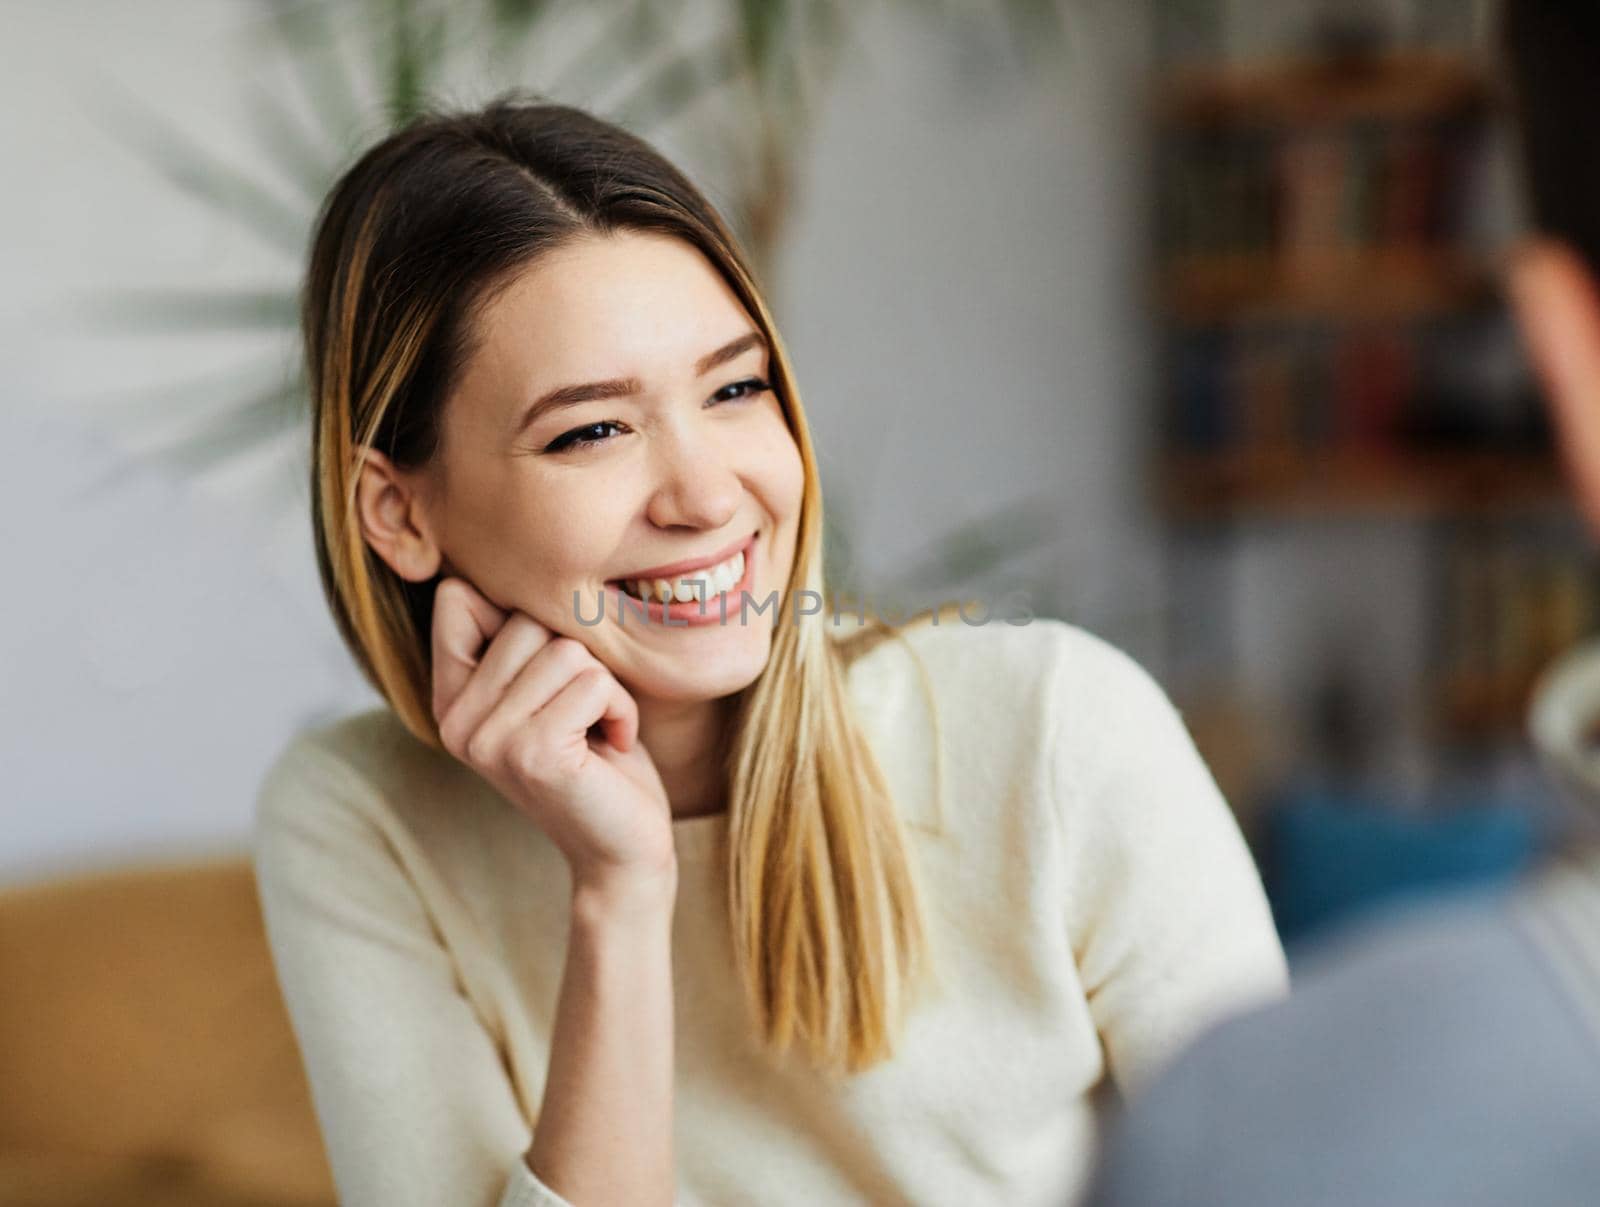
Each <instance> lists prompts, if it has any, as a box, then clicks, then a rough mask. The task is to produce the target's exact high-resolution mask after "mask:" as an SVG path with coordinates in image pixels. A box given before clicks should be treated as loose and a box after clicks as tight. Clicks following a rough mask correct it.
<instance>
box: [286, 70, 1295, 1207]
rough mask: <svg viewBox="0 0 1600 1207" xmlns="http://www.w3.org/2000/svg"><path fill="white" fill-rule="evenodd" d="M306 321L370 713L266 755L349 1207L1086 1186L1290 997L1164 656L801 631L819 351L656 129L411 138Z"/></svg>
mask: <svg viewBox="0 0 1600 1207" xmlns="http://www.w3.org/2000/svg"><path fill="white" fill-rule="evenodd" d="M886 218H888V219H889V220H891V221H892V215H886ZM843 285H844V283H843V282H841V286H843ZM303 330H304V338H305V346H306V356H307V366H308V371H309V375H310V383H311V393H312V406H313V416H312V425H313V426H312V434H313V435H312V439H313V445H312V478H311V488H312V500H311V501H312V515H313V536H314V541H315V546H316V553H317V558H318V563H319V567H320V569H321V573H322V577H323V584H324V588H325V592H326V595H327V599H328V602H329V605H330V607H331V609H332V612H333V615H334V618H335V620H336V622H337V624H338V626H339V629H340V632H341V634H342V635H343V637H344V639H345V642H346V644H347V646H348V648H349V650H350V652H351V653H352V655H353V657H354V658H355V660H356V661H357V663H358V664H359V666H360V667H361V669H362V671H363V673H364V674H365V675H366V677H367V679H368V680H369V682H371V684H372V685H373V687H374V688H375V689H376V690H377V691H378V692H379V693H380V695H381V696H382V697H383V701H384V704H383V706H382V707H378V708H374V709H372V710H370V711H367V712H364V713H360V714H357V715H354V716H350V717H344V718H340V719H338V720H336V721H334V722H331V723H328V724H324V725H321V726H319V727H317V728H315V729H311V730H307V731H305V732H303V733H301V734H298V735H296V737H295V738H294V739H293V740H292V741H291V742H290V743H289V745H288V747H287V748H286V749H285V750H284V751H283V752H282V754H281V755H280V756H279V757H278V758H277V760H276V761H275V762H274V764H273V766H272V768H271V770H270V771H269V773H268V775H267V777H266V779H265V782H264V783H263V785H262V788H261V791H260V796H259V799H258V802H257V824H256V866H257V873H258V881H259V887H260V893H261V900H262V906H263V910H264V913H265V917H266V922H267V928H268V936H269V940H270V943H271V947H272V951H273V956H274V960H275V962H276V965H277V969H278V975H279V979H280V982H281V984H282V988H283V992H284V995H285V998H286V1001H287V1004H288V1007H289V1013H290V1017H291V1020H292V1022H293V1024H294V1027H295V1030H296V1033H297V1036H298V1039H299V1042H300V1046H301V1050H302V1055H303V1057H304V1060H305V1063H306V1067H307V1071H308V1074H309V1079H310V1083H311V1088H312V1093H313V1098H314V1102H315V1105H316V1109H317V1113H318V1117H319V1120H320V1122H321V1126H322V1130H323V1134H324V1137H325V1140H326V1144H327V1149H328V1153H329V1157H330V1160H331V1164H332V1169H333V1173H334V1178H335V1181H336V1183H337V1185H338V1189H339V1193H340V1199H341V1201H342V1202H343V1203H345V1204H346V1205H347V1207H401V1205H404V1204H415V1205H416V1207H440V1205H442V1204H449V1205H450V1207H465V1205H470V1204H481V1205H483V1207H489V1205H492V1204H495V1203H499V1204H502V1205H504V1207H511V1205H513V1204H520V1205H531V1204H561V1203H569V1202H570V1203H578V1204H582V1205H583V1207H600V1205H602V1204H627V1205H628V1207H642V1205H647V1204H666V1203H668V1202H674V1201H675V1202H678V1203H682V1204H686V1205H687V1204H747V1203H762V1204H784V1203H792V1204H805V1205H807V1207H811V1205H815V1204H835V1203H855V1202H872V1203H878V1204H893V1203H918V1204H940V1203H951V1204H956V1203H959V1204H972V1203H1006V1204H1008V1205H1012V1207H1025V1205H1027V1204H1044V1203H1050V1204H1055V1203H1059V1202H1061V1201H1062V1200H1063V1199H1064V1198H1066V1197H1068V1196H1069V1195H1074V1194H1076V1193H1077V1192H1078V1191H1079V1190H1080V1189H1081V1185H1082V1181H1083V1178H1084V1176H1085V1174H1086V1173H1087V1169H1088V1164H1089V1160H1090V1158H1091V1155H1092V1152H1093V1147H1094V1130H1095V1126H1096V1123H1097V1118H1098V1107H1099V1106H1100V1102H1101V1098H1102V1094H1103V1092H1105V1091H1106V1090H1107V1087H1112V1088H1117V1087H1129V1086H1134V1085H1137V1084H1139V1083H1141V1082H1142V1081H1144V1080H1147V1079H1148V1078H1149V1077H1151V1076H1153V1075H1154V1072H1155V1070H1156V1069H1158V1068H1159V1067H1160V1066H1161V1064H1162V1063H1163V1062H1164V1061H1165V1060H1166V1059H1167V1058H1168V1057H1169V1055H1170V1054H1171V1053H1173V1052H1175V1051H1177V1050H1178V1049H1179V1048H1180V1047H1181V1046H1182V1045H1183V1044H1184V1043H1185V1042H1186V1041H1187V1040H1188V1039H1189V1038H1190V1037H1191V1036H1192V1035H1193V1034H1196V1033H1197V1032H1198V1031H1200V1030H1201V1029H1203V1028H1204V1027H1205V1026H1206V1025H1208V1024H1209V1023H1210V1022H1212V1021H1214V1020H1215V1019H1217V1018H1219V1017H1221V1016H1223V1015H1224V1014H1226V1013H1228V1012H1230V1011H1232V1010H1234V1009H1238V1008H1241V1007H1243V1006H1246V1005H1251V1004H1254V1003H1255V1002H1256V1001H1259V1000H1262V999H1266V998H1271V997H1276V996H1281V994H1282V993H1283V992H1284V991H1285V989H1286V983H1287V969H1286V966H1285V962H1284V957H1283V952H1282V948H1281V946H1280V944H1279V941H1278V938H1277V934H1276V931H1275V929H1274V927H1273V923H1272V919H1271V915H1270V911H1269V909H1268V907H1267V903H1266V898H1265V894H1264V892H1263V891H1262V887H1261V884H1260V880H1259V877H1258V876H1257V873H1256V869H1255V866H1254V864H1253V863H1252V861H1251V857H1250V854H1249V851H1248V849H1247V847H1246V846H1245V844H1244V841H1243V838H1242V835H1241V834H1240V832H1239V830H1238V827H1237V825H1236V823H1235V821H1234V819H1233V816H1232V814H1231V813H1230V811H1229V810H1228V807H1227V805H1226V802H1225V801H1224V800H1223V799H1222V797H1221V795H1220V793H1219V792H1218V790H1217V787H1216V785H1215V783H1214V781H1213V779H1212V778H1211V776H1210V774H1209V773H1208V772H1207V770H1206V768H1205V767H1204V765H1203V763H1202V762H1201V760H1200V758H1199V755H1198V754H1197V752H1196V750H1195V748H1194V746H1193V744H1192V742H1191V741H1190V738H1189V735H1188V733H1187V732H1186V730H1185V728H1184V726H1183V723H1182V721H1181V719H1180V718H1179V717H1178V715H1177V713H1176V712H1175V711H1174V709H1173V708H1172V706H1171V705H1170V703H1169V702H1168V700H1167V698H1166V696H1165V695H1164V693H1163V692H1162V691H1161V689H1160V688H1159V687H1158V686H1157V685H1156V683H1155V682H1154V681H1153V680H1152V679H1151V678H1150V677H1149V676H1148V675H1147V674H1146V673H1145V672H1144V671H1143V670H1142V669H1140V668H1139V667H1138V666H1137V665H1136V664H1135V663H1134V662H1133V661H1132V660H1131V659H1130V658H1128V657H1127V656H1126V655H1124V654H1122V653H1121V652H1119V651H1118V650H1116V649H1115V648H1113V647H1112V646H1110V645H1108V644H1106V643H1105V642H1103V641H1101V640H1099V639H1097V638H1095V637H1093V636H1091V635H1089V634H1088V633H1086V632H1084V631H1081V630H1079V629H1077V628H1075V627H1073V626H1070V625H1067V624H1065V623H1063V622H1060V621H1055V620H1038V621H1034V622H1033V623H1031V624H1029V623H1023V620H1025V619H1026V618H1021V619H1019V618H1017V617H1015V616H1011V617H1009V618H1008V620H1007V621H1002V620H1001V619H999V618H998V617H994V618H991V620H990V622H989V623H987V624H979V623H975V622H974V621H975V620H977V619H978V618H980V616H981V614H980V613H978V612H977V611H974V612H972V613H971V614H970V615H969V614H968V613H965V612H959V610H958V612H957V613H952V612H950V611H949V610H948V609H946V608H935V609H930V610H927V611H925V612H923V613H921V614H919V615H918V616H916V617H914V618H912V619H911V620H909V621H906V622H904V623H900V624H891V623H889V622H887V621H884V620H883V619H882V618H881V617H880V616H876V615H874V616H873V617H872V618H871V620H870V622H868V623H863V613H862V611H860V610H851V611H846V612H843V613H841V612H839V611H837V610H834V611H832V612H831V614H830V612H829V611H827V610H824V609H822V608H819V607H818V606H816V605H817V603H818V600H819V599H820V596H821V591H820V588H821V586H822V579H821V566H822V536H821V533H822V531H823V529H822V498H821V495H820V493H819V492H820V486H819V480H818V476H817V466H816V460H815V455H814V452H813V448H812V443H811V437H810V434H809V430H808V427H807V423H806V419H805V413H804V411H803V409H802V407H801V404H800V396H799V393H798V390H797V389H796V386H795V381H794V376H793V372H792V369H791V367H790V364H789V362H788V358H787V356H786V354H785V352H784V348H783V345H782V343H781V341H780V340H779V337H778V333H777V331H776V328H775V327H774V324H773V321H772V318H771V316H770V313H769V311H768V309H767V307H766V305H765V304H764V302H763V300H762V297H761V295H760V292H759V290H758V287H757V285H756V283H755V281H754V279H753V277H752V274H751V271H750V268H749V266H748V265H747V263H746V260H745V258H744V256H743V253H742V252H741V251H740V249H739V248H738V246H737V243H736V241H735V240H734V238H733V236H732V235H730V233H729V232H728V229H727V227H726V226H725V224H724V222H723V220H722V219H721V217H720V216H719V215H718V214H717V213H716V212H715V211H714V209H713V208H712V207H711V205H710V204H709V203H708V202H707V201H706V199H705V198H704V197H703V196H702V195H701V193H700V192H699V191H698V190H697V189H696V188H695V187H694V186H693V185H692V184H691V183H690V182H689V181H688V180H687V179H686V178H685V177H684V176H683V175H682V174H681V173H680V172H679V171H678V170H677V169H675V168H674V167H673V166H672V165H671V164H669V163H668V162H667V161H666V160H664V159H663V158H662V157H661V156H660V155H659V154H658V153H657V152H655V151H654V150H653V149H652V148H650V147H649V146H648V145H647V144H646V143H644V142H643V141H641V140H639V139H638V138H636V137H634V136H632V135H631V134H629V133H627V132H625V131H624V130H622V129H620V128H618V127H616V126H613V125H611V124H609V123H606V122H603V121H600V120H598V119H597V118H595V117H593V116H590V115H588V114H586V113H584V112H582V111H581V110H578V109H574V108H571V107H568V106H561V105H554V104H546V103H533V102H529V101H525V100H522V99H520V98H517V97H515V96H511V97H505V98H501V99H499V100H498V101H496V102H493V103H491V104H489V105H488V106H487V107H485V108H483V109H482V110H479V111H463V112H455V113H434V114H428V115H425V116H423V117H422V118H419V119H418V120H416V121H415V122H413V123H411V124H409V125H407V126H406V127H405V128H403V129H401V130H399V131H397V132H395V133H393V134H392V135H390V136H388V137H386V138H385V139H383V140H382V141H381V142H379V143H378V144H377V145H375V146H373V147H372V148H370V149H369V150H367V151H366V152H365V153H364V154H363V155H362V156H361V157H360V158H359V159H358V160H357V162H356V163H355V164H354V165H353V166H352V167H351V168H350V169H349V170H348V172H347V173H346V174H345V175H344V176H343V177H342V178H341V179H340V180H339V181H338V182H337V184H336V185H335V186H334V188H333V190H332V192H331V194H330V196H329V197H328V199H327V201H326V202H325V204H324V207H323V209H322V211H321V213H320V214H319V217H318V221H317V227H316V230H315V232H314V235H313V241H312V248H311V256H310V264H309V269H308V272H307V276H306V282H305V290H304V296H303ZM862 403H863V405H871V399H870V398H867V399H863V400H862ZM970 418H971V420H972V421H973V422H978V421H980V420H981V414H980V413H979V412H977V411H974V412H973V413H972V415H971V416H970ZM932 480H933V479H932V475H931V474H930V485H931V484H932ZM730 608H731V610H732V613H733V614H732V615H730V614H729V609H730ZM841 622H842V624H843V628H842V635H841V627H840V626H841Z"/></svg>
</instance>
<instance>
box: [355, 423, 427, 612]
mask: <svg viewBox="0 0 1600 1207" xmlns="http://www.w3.org/2000/svg"><path fill="white" fill-rule="evenodd" d="M424 495H425V492H424V490H423V482H422V479H421V476H420V475H418V474H415V473H406V472H404V471H401V470H399V469H396V468H395V466H394V463H393V462H391V461H390V460H389V459H388V458H387V457H385V456H384V455H383V454H382V453H380V452H378V451H376V450H375V449H366V450H364V451H363V453H362V464H361V469H360V475H359V477H358V478H357V479H356V515H357V517H358V519H359V520H360V523H361V535H362V537H363V538H364V539H365V540H366V542H367V544H369V545H371V546H372V548H373V550H374V551H375V552H376V553H377V555H378V556H379V557H381V558H382V559H383V560H384V561H385V562H386V563H387V564H388V566H389V568H390V569H391V570H393V571H394V572H395V573H396V574H398V575H399V576H400V577H401V578H403V579H406V580H407V581H408V582H425V581H426V580H428V579H430V578H432V577H433V576H434V575H435V574H436V573H438V572H439V570H440V568H441V564H442V563H443V561H444V553H443V551H442V550H441V549H440V548H439V546H438V545H437V544H436V543H435V542H434V540H433V536H432V533H431V531H430V525H429V523H428V519H429V517H428V514H427V500H426V498H425V497H424Z"/></svg>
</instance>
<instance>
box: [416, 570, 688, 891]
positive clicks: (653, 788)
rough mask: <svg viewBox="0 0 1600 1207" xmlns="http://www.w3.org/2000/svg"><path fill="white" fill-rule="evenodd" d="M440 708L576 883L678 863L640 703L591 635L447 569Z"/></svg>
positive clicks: (440, 624)
mask: <svg viewBox="0 0 1600 1207" xmlns="http://www.w3.org/2000/svg"><path fill="white" fill-rule="evenodd" d="M485 642H487V643H488V649H487V650H484V649H483V646H484V643H485ZM433 715H434V719H435V720H436V721H437V722H438V724H439V737H440V740H441V741H442V742H443V743H444V747H445V749H446V750H448V751H449V752H450V753H451V754H452V755H454V756H455V757H456V758H458V759H460V760H461V761H462V762H464V763H466V764H467V765H468V766H469V767H471V768H472V769H473V770H474V771H476V772H478V773H479V774H480V775H482V776H483V777H484V778H485V779H487V780H488V781H489V782H490V783H491V784H493V785H494V786H495V787H496V788H498V789H499V790H500V792H501V794H502V795H504V796H505V797H506V799H507V800H509V801H510V802H511V803H512V804H513V805H515V806H516V807H517V808H518V809H520V810H521V811H522V812H524V813H526V814H527V815H528V816H529V817H530V818H532V819H533V821H534V823H535V824H536V825H538V826H539V828H540V829H541V830H543V831H544V832H545V834H546V835H548V836H549V838H550V840H551V841H552V842H553V843H555V845H556V846H557V847H558V848H560V850H561V853H562V854H563V855H565V856H566V859H567V864H568V866H569V868H570V869H571V872H572V879H573V884H574V886H575V887H577V886H581V885H588V884H593V885H602V884H609V883H611V882H613V881H615V880H617V879H619V878H620V879H626V878H628V877H630V876H632V875H634V874H640V875H644V876H659V875H661V874H662V873H663V872H675V870H676V864H675V858H674V852H673V843H672V811H671V808H670V806H669V805H668V802H667V794H666V789H665V788H663V787H662V783H661V776H660V775H659V773H658V772H657V771H656V767H655V764H654V763H653V762H652V761H651V759H650V755H649V753H648V752H647V751H646V750H645V748H644V747H643V746H641V745H640V744H639V742H638V733H639V708H638V705H637V704H636V703H635V702H634V700H633V697H632V696H630V695H629V694H628V692H627V690H626V689H625V688H624V687H623V686H622V684H620V683H619V682H617V680H616V678H615V676H613V675H612V674H611V672H610V670H608V669H607V668H606V667H605V666H604V665H603V664H602V663H601V662H600V660H599V659H598V658H596V657H595V656H594V655H593V654H592V653H590V652H589V650H588V648H587V647H585V646H584V645H583V644H582V643H581V642H579V641H575V640H573V639H572V638H570V637H561V636H557V635H556V634H555V633H554V632H553V631H552V630H551V629H548V628H546V627H545V626H544V625H542V624H540V623H539V622H538V621H536V620H534V619H533V618H532V617H530V616H528V615H527V614H526V613H524V612H511V613H509V614H508V613H506V612H505V611H502V610H501V609H500V608H498V607H496V606H495V605H494V604H492V603H490V602H489V600H487V599H486V598H484V596H483V594H482V593H481V592H479V591H478V590H477V589H476V588H474V587H473V586H472V585H471V584H470V583H468V582H467V581H466V580H465V579H462V578H457V577H450V578H446V579H444V580H443V581H442V582H440V584H439V586H438V588H437V590H436V591H435V594H434V603H433ZM591 730H593V731H594V732H591Z"/></svg>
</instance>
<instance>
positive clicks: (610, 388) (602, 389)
mask: <svg viewBox="0 0 1600 1207" xmlns="http://www.w3.org/2000/svg"><path fill="white" fill-rule="evenodd" d="M766 346H767V341H766V339H765V337H763V336H762V334H761V333H760V332H759V331H747V332H745V333H744V334H743V335H741V336H739V338H737V339H734V340H730V341H729V342H728V343H726V344H723V345H722V347H720V348H718V349H717V350H716V351H715V352H708V353H707V354H706V355H704V356H702V357H701V358H700V359H699V360H698V361H696V362H695V366H694V371H695V375H696V376H697V377H704V376H705V375H706V374H707V373H709V372H711V370H712V369H715V368H716V367H717V366H718V365H722V364H726V363H727V362H728V361H730V360H732V359H734V358H735V357H736V356H741V355H743V354H744V353H745V352H747V351H749V350H750V349H751V348H765V347H766ZM643 389H644V386H643V385H642V384H641V383H640V381H639V379H638V378H637V377H619V378H614V379H612V380H610V381H590V382H584V383H582V384H580V385H571V386H557V387H556V388H555V389H553V390H550V391H548V392H546V393H544V394H542V395H540V396H539V398H538V399H536V400H535V401H534V402H533V403H531V404H530V405H529V407H528V409H527V410H526V411H524V412H523V413H522V418H521V419H519V420H518V421H517V427H516V430H517V432H519V433H520V432H523V431H525V430H526V429H527V428H528V426H529V425H530V424H531V423H533V421H534V420H536V419H538V418H539V417H540V416H541V415H543V414H544V413H545V412H546V411H552V410H561V409H562V408H564V407H573V406H577V405H578V404H579V403H581V402H595V401H597V400H599V399H604V398H627V397H628V396H629V395H632V394H637V393H639V392H640V391H641V390H643Z"/></svg>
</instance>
